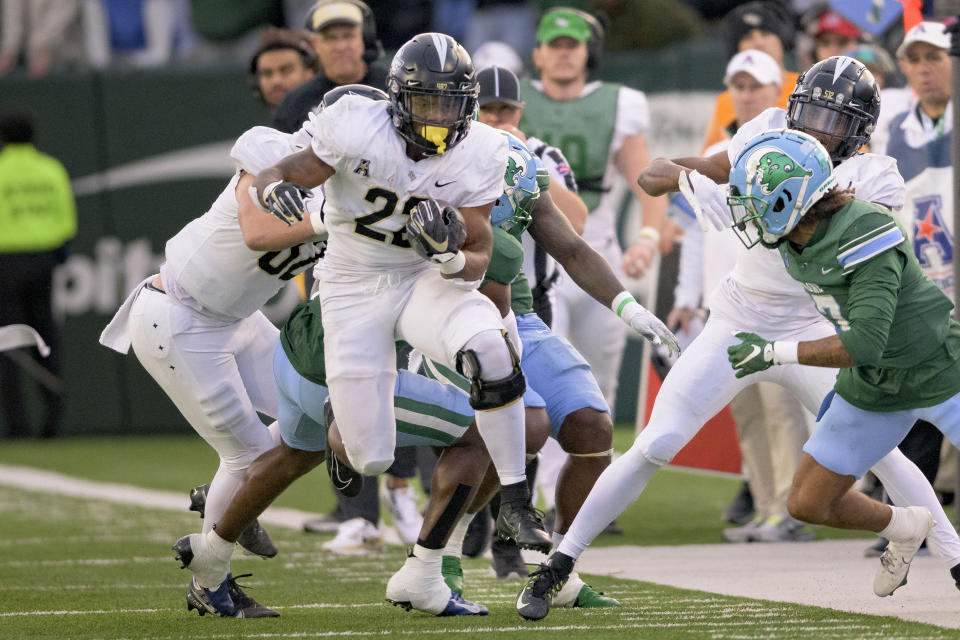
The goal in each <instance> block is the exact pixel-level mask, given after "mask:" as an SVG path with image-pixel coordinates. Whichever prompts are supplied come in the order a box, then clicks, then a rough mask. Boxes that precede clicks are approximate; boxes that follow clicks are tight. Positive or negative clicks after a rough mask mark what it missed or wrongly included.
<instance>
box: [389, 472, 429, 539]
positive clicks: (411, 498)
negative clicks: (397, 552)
mask: <svg viewBox="0 0 960 640" xmlns="http://www.w3.org/2000/svg"><path fill="white" fill-rule="evenodd" d="M416 496H417V494H416V492H415V491H414V490H413V487H412V486H411V485H409V484H408V485H407V486H405V487H397V488H396V489H391V488H389V487H388V486H387V485H386V483H384V485H383V487H382V488H381V491H380V499H381V500H382V501H383V504H384V505H386V507H387V510H388V511H389V512H390V515H391V517H393V526H394V528H395V529H396V530H397V535H398V536H400V540H401V541H402V542H403V544H416V542H417V538H418V537H420V528H421V527H423V516H421V515H420V511H419V510H418V509H417V499H416Z"/></svg>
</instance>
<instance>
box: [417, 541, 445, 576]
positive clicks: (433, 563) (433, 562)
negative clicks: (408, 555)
mask: <svg viewBox="0 0 960 640" xmlns="http://www.w3.org/2000/svg"><path fill="white" fill-rule="evenodd" d="M413 555H414V557H415V558H417V560H420V562H422V563H423V567H424V568H426V569H428V570H433V569H434V568H435V569H436V574H437V575H440V565H441V563H442V561H443V549H427V548H426V547H421V546H420V545H418V544H415V545H413Z"/></svg>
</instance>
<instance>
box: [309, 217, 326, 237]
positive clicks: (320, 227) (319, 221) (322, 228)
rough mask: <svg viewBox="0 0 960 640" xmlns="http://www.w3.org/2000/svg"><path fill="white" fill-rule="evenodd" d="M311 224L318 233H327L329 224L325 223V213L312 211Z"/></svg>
mask: <svg viewBox="0 0 960 640" xmlns="http://www.w3.org/2000/svg"><path fill="white" fill-rule="evenodd" d="M310 226H311V227H313V232H314V233H315V234H316V235H318V236H325V235H327V225H326V224H324V223H323V215H322V214H321V213H320V212H319V211H311V212H310Z"/></svg>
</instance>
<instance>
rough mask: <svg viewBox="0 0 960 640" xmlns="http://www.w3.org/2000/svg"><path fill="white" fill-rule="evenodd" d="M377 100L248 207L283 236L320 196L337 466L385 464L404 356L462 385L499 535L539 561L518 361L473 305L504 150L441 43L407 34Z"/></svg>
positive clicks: (328, 131) (275, 178)
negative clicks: (486, 467)
mask: <svg viewBox="0 0 960 640" xmlns="http://www.w3.org/2000/svg"><path fill="white" fill-rule="evenodd" d="M388 94H389V96H390V101H389V103H384V102H382V101H371V100H368V99H366V98H362V97H359V96H345V97H344V98H342V99H341V100H339V101H338V102H337V103H336V104H334V105H332V106H331V107H329V108H327V109H324V110H323V111H322V112H321V113H320V114H319V115H318V116H317V117H316V118H315V119H314V120H313V122H312V123H311V124H310V125H309V126H308V128H307V129H308V131H309V132H310V135H311V136H312V140H311V147H310V148H309V149H305V150H304V151H302V152H300V153H296V154H293V155H291V156H289V157H287V158H285V159H284V160H282V161H281V162H280V163H278V164H277V165H276V166H274V167H272V168H270V169H267V170H266V171H264V172H262V173H261V174H260V175H258V179H257V180H256V181H255V182H254V191H255V194H256V197H257V199H258V200H259V201H260V203H261V204H262V205H263V206H264V207H265V208H268V209H269V211H270V212H271V213H273V214H274V215H277V216H279V217H281V218H285V219H286V220H287V221H288V222H291V223H295V222H296V220H297V219H298V218H299V216H300V215H301V214H302V212H303V210H304V207H303V198H304V196H306V195H307V194H308V192H307V190H306V189H307V188H313V187H316V186H318V185H320V184H323V185H324V193H325V195H326V198H327V200H326V204H325V207H324V212H325V226H326V229H327V230H328V231H329V236H330V237H329V241H328V248H327V253H326V257H325V259H324V262H323V266H322V268H321V269H318V273H317V276H318V282H319V298H320V301H321V304H322V306H323V325H324V330H325V332H324V351H325V356H326V374H327V384H328V386H329V389H330V399H331V401H332V404H333V409H334V412H335V413H336V416H337V422H338V424H339V427H340V433H341V435H342V438H343V444H344V448H345V450H346V454H347V457H348V458H349V464H350V465H351V466H352V467H353V468H354V469H356V470H357V471H358V472H360V473H362V474H363V475H375V474H378V473H381V472H383V471H384V470H385V469H386V468H387V467H388V466H389V465H390V463H391V462H392V460H393V449H394V445H395V443H396V417H395V415H394V407H393V390H394V381H395V378H396V375H397V372H396V355H395V349H394V343H395V341H396V340H398V339H399V340H405V341H406V342H408V343H409V344H410V345H411V346H413V347H414V348H416V349H417V350H418V351H420V352H421V353H423V354H424V355H426V356H427V357H430V358H431V359H433V360H436V361H437V362H441V363H443V364H444V365H446V366H449V367H452V368H456V369H457V370H458V371H460V372H462V373H463V374H464V375H465V377H467V378H468V379H469V380H470V382H471V390H470V401H471V405H472V406H473V408H474V409H476V410H477V427H478V429H479V431H480V435H481V436H482V437H483V440H484V443H485V444H486V446H487V449H488V451H489V452H490V456H491V459H492V460H493V463H494V465H495V467H496V469H497V473H498V475H499V478H500V482H501V485H502V486H503V496H504V500H503V505H504V506H503V507H502V508H501V510H500V517H499V518H498V521H497V531H498V534H499V535H501V536H502V537H505V538H511V539H515V540H516V541H517V543H518V544H519V545H521V546H523V547H527V548H534V549H541V550H545V549H549V547H550V537H549V536H548V535H547V533H546V531H545V530H544V528H543V523H542V522H541V521H540V519H539V517H538V516H537V515H536V513H535V512H534V510H533V509H532V507H530V506H529V504H528V502H529V500H528V498H529V491H528V489H527V485H526V482H525V474H524V467H525V464H526V460H525V443H524V440H525V438H524V425H523V415H524V411H523V402H522V400H521V398H522V396H523V392H524V390H525V388H526V385H525V381H524V377H523V373H522V372H521V370H520V363H519V358H518V356H517V354H516V352H515V349H514V348H513V346H512V344H511V343H510V342H509V340H508V339H507V337H506V334H505V332H504V329H503V324H502V323H501V320H500V314H499V313H498V311H497V309H496V308H495V307H494V305H493V304H492V303H491V302H490V300H489V299H488V298H486V297H485V296H483V295H481V294H480V293H478V292H477V291H476V286H477V285H478V284H479V281H480V280H481V279H482V277H483V273H484V272H485V271H486V268H487V264H488V261H489V258H490V250H491V231H490V222H489V215H490V210H491V208H492V207H493V203H494V202H495V201H496V200H497V198H499V196H500V195H501V194H502V193H503V174H504V170H505V168H506V164H507V145H506V139H505V138H504V137H503V136H502V135H501V134H500V132H498V131H495V130H493V129H491V128H489V127H486V126H484V125H481V124H479V123H473V122H472V116H473V110H474V107H475V105H476V99H477V83H476V80H475V74H474V71H473V65H472V63H471V61H470V56H469V55H468V54H467V52H466V51H465V50H464V49H463V47H461V46H460V45H459V44H458V43H457V42H456V41H455V40H453V39H452V38H450V37H449V36H447V35H444V34H439V33H425V34H420V35H418V36H416V37H414V38H413V39H411V40H410V41H409V42H407V43H406V44H405V45H404V46H403V47H401V48H400V50H399V51H398V52H397V54H396V56H395V57H394V60H393V64H392V66H391V68H390V74H389V78H388ZM415 553H425V552H424V550H422V549H420V548H417V549H415ZM438 553H439V552H438ZM438 557H439V555H438Z"/></svg>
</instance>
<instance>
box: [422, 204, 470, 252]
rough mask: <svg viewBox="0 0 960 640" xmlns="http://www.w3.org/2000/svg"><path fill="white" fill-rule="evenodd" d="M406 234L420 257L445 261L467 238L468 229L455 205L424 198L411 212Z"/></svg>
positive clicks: (457, 250)
mask: <svg viewBox="0 0 960 640" xmlns="http://www.w3.org/2000/svg"><path fill="white" fill-rule="evenodd" d="M407 237H408V238H409V239H410V244H411V245H412V246H413V249H414V250H415V251H416V252H417V253H418V254H420V255H421V256H422V257H424V258H426V259H427V260H429V261H430V262H433V263H435V264H444V263H445V262H449V261H450V260H453V258H454V257H456V255H457V253H459V252H460V247H462V246H463V242H464V240H466V239H467V230H466V228H465V227H464V223H463V216H461V214H460V212H459V211H457V209H456V207H453V206H452V205H449V204H442V203H440V202H437V201H436V200H425V201H423V202H420V203H419V204H417V206H416V208H415V209H414V210H413V211H412V212H411V213H410V220H408V221H407Z"/></svg>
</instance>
